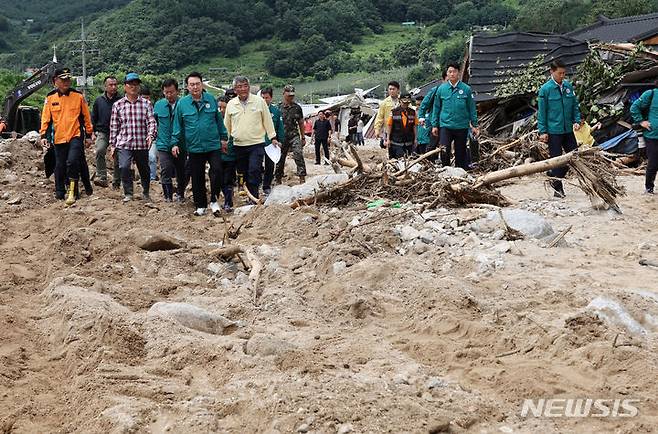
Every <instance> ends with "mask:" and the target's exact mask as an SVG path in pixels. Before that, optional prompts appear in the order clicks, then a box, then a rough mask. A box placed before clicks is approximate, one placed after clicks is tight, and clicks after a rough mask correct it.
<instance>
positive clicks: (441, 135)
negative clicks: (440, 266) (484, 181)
mask: <svg viewBox="0 0 658 434" xmlns="http://www.w3.org/2000/svg"><path fill="white" fill-rule="evenodd" d="M550 70H551V77H550V79H549V80H548V81H547V82H546V83H545V84H544V85H543V86H542V87H541V88H540V90H539V92H538V111H537V123H538V130H539V139H540V140H541V141H544V142H546V143H547V145H548V149H549V154H550V156H551V157H556V156H559V155H561V154H562V153H563V152H570V151H572V150H574V149H576V148H577V142H576V138H575V135H574V131H578V130H579V129H580V126H581V116H580V110H579V104H578V98H577V97H576V93H575V91H574V87H573V85H572V84H571V83H570V82H569V81H567V80H566V79H565V75H566V66H565V65H564V64H563V63H561V62H560V61H559V60H556V61H554V62H552V63H551V66H550ZM459 76H460V70H459V66H458V65H454V64H451V65H449V66H448V68H447V69H446V71H445V81H444V83H442V84H441V85H439V86H436V87H434V88H433V89H431V90H430V91H429V92H428V93H427V95H425V96H424V98H423V99H422V100H420V99H419V100H417V103H418V112H416V111H415V110H414V109H413V108H412V107H411V103H412V99H411V95H409V94H403V95H401V94H400V85H399V83H397V82H395V81H392V82H390V83H389V84H388V96H387V98H386V99H384V100H383V101H382V103H381V104H380V107H379V111H378V113H377V117H376V119H375V123H374V128H375V132H376V133H377V134H378V135H379V137H380V138H381V142H380V144H381V146H382V147H384V148H387V149H388V154H389V157H391V158H401V157H404V156H407V155H409V154H411V153H412V152H417V153H425V152H428V151H431V150H433V149H435V148H436V147H437V146H440V147H441V148H442V149H441V162H442V164H443V165H450V164H451V159H452V149H453V148H454V157H455V158H454V159H455V165H456V166H458V167H461V168H463V169H465V170H468V169H470V168H471V162H470V156H469V153H468V148H467V141H468V137H469V135H470V136H472V137H476V136H477V135H478V134H479V129H478V118H477V111H476V106H475V98H474V95H473V92H472V90H471V88H470V86H468V85H467V84H465V83H463V82H462V81H461V80H460V79H459ZM54 86H55V89H54V90H53V91H52V92H50V93H49V94H48V96H47V98H46V101H45V104H44V108H43V113H42V119H41V130H40V134H41V142H42V145H43V147H44V148H52V149H51V151H53V153H54V159H55V169H54V175H55V197H56V198H57V199H61V200H65V201H66V204H67V205H71V204H73V203H74V202H75V201H76V199H77V198H78V197H79V185H78V184H79V183H80V182H81V183H82V184H83V185H84V187H85V191H86V192H87V194H91V193H92V191H93V189H92V187H91V183H90V181H89V169H88V166H87V163H86V159H85V143H86V144H87V145H90V144H91V143H92V142H93V141H95V143H96V180H95V183H96V184H97V185H99V186H101V187H108V186H109V182H108V174H107V164H106V154H107V152H108V150H109V153H110V155H111V157H112V158H113V159H114V165H113V166H114V171H113V174H112V186H113V187H114V188H115V189H118V188H119V186H120V185H123V193H124V197H123V201H124V202H130V201H131V200H133V196H134V193H133V176H134V174H133V165H134V166H136V167H137V171H138V172H139V176H140V181H141V185H142V198H143V199H144V201H146V202H150V200H151V199H150V181H151V180H152V179H153V178H154V175H155V174H154V173H152V169H151V168H150V167H149V151H150V150H155V151H152V152H157V155H158V160H159V162H160V180H161V183H162V191H163V195H164V198H165V201H168V202H172V201H178V202H184V200H185V190H186V187H187V184H188V183H189V181H190V180H191V183H192V192H193V200H194V205H195V211H194V214H195V215H204V214H205V213H206V210H207V208H208V207H210V210H211V211H212V212H213V214H217V213H220V212H221V210H222V209H224V210H225V211H227V212H230V211H231V210H232V208H233V186H234V183H235V182H236V175H237V179H238V180H239V182H238V184H239V185H242V184H244V186H245V188H246V190H247V195H248V196H249V197H250V199H252V200H253V199H256V200H257V199H258V198H259V193H260V189H261V187H262V191H263V193H264V194H266V195H267V194H269V193H270V192H271V188H272V182H273V181H274V182H276V183H281V180H282V177H283V173H284V165H285V159H286V156H287V154H288V153H290V152H292V154H293V158H294V161H295V164H296V169H297V170H296V175H297V176H298V177H299V180H300V182H304V181H305V177H306V164H305V161H304V156H303V145H304V143H305V138H304V132H305V130H306V128H305V119H304V115H303V112H302V108H301V106H299V104H297V103H296V102H295V101H294V98H295V88H294V87H293V86H290V85H288V86H286V87H285V88H284V91H283V102H282V104H281V105H280V106H279V107H276V106H274V105H273V104H272V97H273V91H272V89H271V88H266V89H263V90H262V91H261V92H260V96H259V95H255V94H253V93H251V91H250V90H251V86H250V83H249V80H248V79H247V77H242V76H240V77H236V78H235V80H234V82H233V89H232V90H230V91H227V92H226V94H225V95H224V96H223V97H222V98H220V99H219V100H215V98H214V97H212V96H211V95H210V94H209V93H207V92H206V91H205V90H204V89H203V79H202V77H201V74H199V73H196V72H193V73H191V74H189V75H188V76H187V77H186V79H185V86H186V89H187V95H186V96H184V97H182V98H181V97H179V89H178V82H177V81H176V80H175V79H167V80H165V81H164V82H163V83H162V86H161V90H162V94H163V98H162V99H160V100H158V101H157V102H156V103H155V105H152V104H151V102H150V100H149V99H148V98H144V97H143V96H142V95H141V93H142V91H141V79H140V77H139V75H138V74H136V73H129V74H127V75H126V76H125V78H124V80H123V87H124V96H123V97H120V96H119V94H118V80H117V79H116V78H115V77H112V76H110V77H107V78H106V79H105V81H104V86H105V92H104V93H103V95H101V96H99V97H98V98H97V99H96V101H95V102H94V104H93V108H92V110H91V112H90V111H89V108H88V107H87V104H86V102H85V100H84V97H83V95H82V94H81V93H80V92H78V91H76V90H74V89H72V88H71V72H70V70H69V69H67V68H62V69H59V70H58V71H56V73H55V78H54ZM654 93H655V89H654V90H650V91H647V92H644V93H643V94H642V95H641V97H640V98H639V99H637V100H636V101H635V102H634V103H633V104H632V106H631V114H632V116H633V119H634V121H635V122H636V123H638V124H640V125H641V127H642V128H643V129H644V141H645V143H646V149H647V156H648V164H647V172H646V180H645V192H646V193H649V194H653V192H654V182H655V178H656V174H657V173H658V130H657V129H653V125H658V98H655V97H654ZM328 115H329V117H328V116H327V114H326V113H324V112H320V113H319V114H318V119H317V120H316V121H315V123H314V125H313V128H312V133H311V136H312V137H311V139H312V140H313V139H314V140H315V162H316V164H320V163H321V154H324V157H325V158H327V159H328V158H329V137H330V136H331V134H333V133H334V132H337V131H338V128H339V126H338V120H337V119H336V118H335V117H333V119H332V118H331V116H332V114H331V113H329V114H328ZM332 120H333V121H334V122H333V123H332V122H331V121H332ZM359 120H360V121H361V119H359ZM0 125H2V126H4V124H0ZM356 125H357V126H358V123H357V124H356ZM350 127H354V126H353V125H350ZM360 130H361V131H358V132H359V133H361V134H363V126H362V125H361V128H360ZM354 140H356V141H362V139H361V138H360V137H358V136H357V137H355V138H354ZM270 145H271V146H274V147H279V148H280V150H281V158H280V160H279V161H278V163H277V164H276V165H275V163H274V162H273V161H272V160H271V159H270V158H269V157H268V156H266V155H265V154H266V153H265V147H266V146H270ZM206 167H209V170H208V171H207V173H208V176H209V178H210V180H209V181H210V200H209V201H208V196H207V191H206ZM567 170H568V169H567V167H566V166H565V167H561V168H557V169H553V170H552V171H551V172H549V176H550V177H551V185H552V187H553V189H554V194H555V196H556V197H564V195H565V193H564V188H563V185H562V181H561V180H562V178H564V177H565V176H566V173H567ZM174 180H175V181H176V184H175V186H174ZM222 195H223V196H224V204H223V206H221V207H220V205H219V200H220V197H221V196H222Z"/></svg>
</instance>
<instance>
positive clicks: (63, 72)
mask: <svg viewBox="0 0 658 434" xmlns="http://www.w3.org/2000/svg"><path fill="white" fill-rule="evenodd" d="M54 83H55V90H53V91H52V92H50V93H49V94H48V96H47V97H46V102H45V104H44V106H43V112H42V114H41V129H40V131H39V133H40V134H41V145H42V146H43V147H44V148H47V147H50V146H51V145H54V147H55V197H56V198H57V199H59V200H63V199H65V196H66V204H67V205H73V203H74V202H75V200H76V196H77V191H78V180H79V179H80V170H81V161H82V156H83V155H84V147H83V141H84V140H85V137H83V131H84V132H85V133H86V142H87V145H90V144H91V143H92V141H93V127H92V125H91V116H90V114H89V107H88V106H87V102H86V101H85V98H84V96H83V95H82V93H80V92H78V91H77V90H75V89H71V70H70V69H68V68H61V69H58V70H56V71H55V79H54ZM81 120H83V122H84V126H82V125H81V124H80V122H81ZM50 128H52V131H51V132H52V143H49V141H48V138H47V137H48V134H49V129H50ZM67 178H68V179H69V181H70V185H69V190H68V195H66V193H65V188H66V186H65V184H66V179H67Z"/></svg>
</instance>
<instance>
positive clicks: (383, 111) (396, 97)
mask: <svg viewBox="0 0 658 434" xmlns="http://www.w3.org/2000/svg"><path fill="white" fill-rule="evenodd" d="M387 90H388V96H387V97H386V98H384V100H383V101H382V102H381V104H379V110H378V111H377V116H376V117H375V134H376V135H377V136H378V137H379V138H380V142H379V143H380V146H381V147H382V148H385V147H386V145H385V142H386V126H385V123H386V122H387V121H388V118H389V117H391V111H393V109H394V108H396V107H397V106H399V105H400V83H398V82H397V81H391V82H389V83H388V88H387ZM390 153H391V152H390V149H389V157H390V156H391V155H390Z"/></svg>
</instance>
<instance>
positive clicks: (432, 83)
mask: <svg viewBox="0 0 658 434" xmlns="http://www.w3.org/2000/svg"><path fill="white" fill-rule="evenodd" d="M441 83H443V80H441V79H440V78H438V79H436V80H432V81H430V82H429V83H425V84H423V85H422V86H420V87H418V88H416V89H413V90H412V91H411V92H412V93H413V96H414V98H415V97H417V96H418V95H420V96H422V97H425V95H427V92H429V91H430V90H432V88H434V87H435V86H439V85H440V84H441Z"/></svg>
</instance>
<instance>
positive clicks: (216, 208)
mask: <svg viewBox="0 0 658 434" xmlns="http://www.w3.org/2000/svg"><path fill="white" fill-rule="evenodd" d="M210 211H212V213H213V215H215V216H218V215H220V214H221V209H220V208H219V204H218V203H217V202H210Z"/></svg>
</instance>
